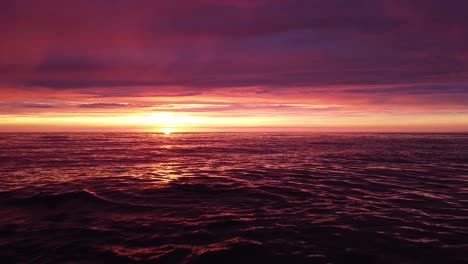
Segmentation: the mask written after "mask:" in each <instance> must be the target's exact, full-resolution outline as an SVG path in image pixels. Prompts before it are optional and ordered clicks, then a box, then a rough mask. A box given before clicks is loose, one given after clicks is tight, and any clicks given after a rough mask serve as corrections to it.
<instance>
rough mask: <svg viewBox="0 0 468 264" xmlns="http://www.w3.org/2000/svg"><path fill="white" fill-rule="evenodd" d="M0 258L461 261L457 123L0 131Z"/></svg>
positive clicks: (463, 143) (464, 222) (463, 239)
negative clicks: (448, 129)
mask: <svg viewBox="0 0 468 264" xmlns="http://www.w3.org/2000/svg"><path fill="white" fill-rule="evenodd" d="M0 262H1V263H190V264H193V263H241V264H248V263H468V134H424V133H423V134H411V133H403V134H397V133H386V134H385V133H373V134H367V133H172V134H170V135H164V134H160V133H15V134H9V133H2V134H0Z"/></svg>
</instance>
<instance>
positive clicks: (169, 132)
mask: <svg viewBox="0 0 468 264" xmlns="http://www.w3.org/2000/svg"><path fill="white" fill-rule="evenodd" d="M161 132H162V133H164V135H170V134H171V133H172V132H173V130H172V128H169V127H166V128H163V129H162V130H161Z"/></svg>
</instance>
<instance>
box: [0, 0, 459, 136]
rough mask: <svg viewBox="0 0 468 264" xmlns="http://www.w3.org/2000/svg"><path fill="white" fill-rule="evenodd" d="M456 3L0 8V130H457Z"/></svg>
mask: <svg viewBox="0 0 468 264" xmlns="http://www.w3.org/2000/svg"><path fill="white" fill-rule="evenodd" d="M466 10H468V1H465V0H450V1H446V0H353V1H349V0H327V1H323V0H320V1H318V0H317V1H316V0H167V1H157V0H153V1H149V0H139V1H134V0H128V1H125V0H80V1H69V0H41V1H36V0H2V1H0V36H1V38H0V132H33V131H54V132H55V131H56V132H63V131H69V132H72V131H149V132H153V131H154V132H156V131H163V130H165V129H166V130H167V129H169V128H170V129H172V130H173V131H177V132H190V131H194V132H197V131H358V132H359V131H363V132H365V131H372V132H376V131H385V132H399V131H401V132H413V131H417V132H449V131H450V132H460V131H468V16H467V15H466Z"/></svg>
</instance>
